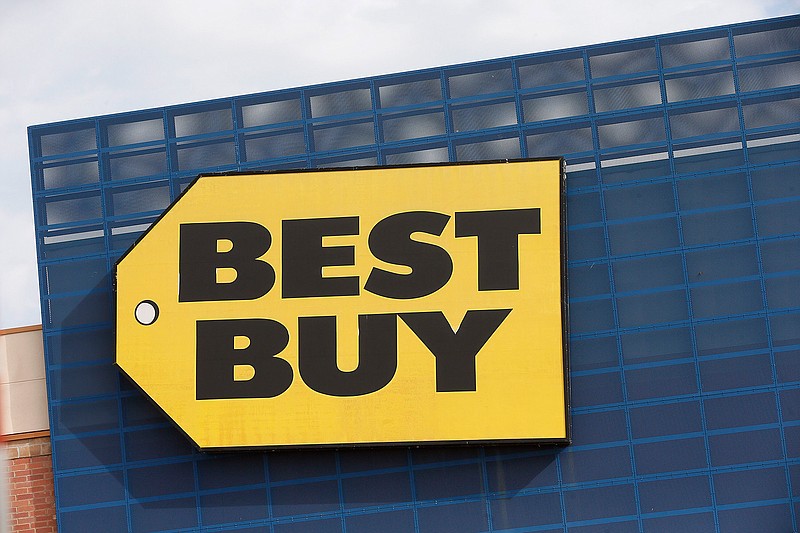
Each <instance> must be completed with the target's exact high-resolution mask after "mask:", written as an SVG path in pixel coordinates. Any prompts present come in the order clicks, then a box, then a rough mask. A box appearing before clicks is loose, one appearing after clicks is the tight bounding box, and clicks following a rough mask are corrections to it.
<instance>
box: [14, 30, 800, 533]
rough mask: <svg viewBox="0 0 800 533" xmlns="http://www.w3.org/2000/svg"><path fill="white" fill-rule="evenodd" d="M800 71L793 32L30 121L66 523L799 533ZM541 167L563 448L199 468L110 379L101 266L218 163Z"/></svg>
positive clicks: (668, 38) (672, 41)
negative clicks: (564, 196) (566, 338)
mask: <svg viewBox="0 0 800 533" xmlns="http://www.w3.org/2000/svg"><path fill="white" fill-rule="evenodd" d="M798 67H800V17H798V16H792V17H785V18H781V19H773V20H768V21H759V22H752V23H745V24H737V25H732V26H725V27H718V28H711V29H703V30H696V31H690V32H683V33H678V34H671V35H664V36H657V37H650V38H643V39H635V40H630V41H625V42H620V43H611V44H604V45H596V46H588V47H582V48H574V49H570V50H561V51H555V52H548V53H541V54H534V55H527V56H518V57H512V58H504V59H498V60H492V61H485V62H480V63H474V64H468V65H457V66H449V67H443V68H436V69H428V70H422V71H417V72H410V73H403V74H396V75H387V76H379V77H374V78H367V79H361V80H354V81H347V82H341V83H331V84H325V85H319V86H313V87H304V88H298V89H290V90H284V91H275V92H270V93H263V94H255V95H247V96H240V97H234V98H227V99H220V100H215V101H210V102H201V103H193V104H187V105H181V106H173V107H167V108H161V109H151V110H145V111H137V112H132V113H125V114H119V115H111V116H103V117H95V118H89V119H81V120H75V121H70V122H63V123H58V124H46V125H40V126H32V127H31V128H30V129H29V133H28V135H29V143H30V155H31V174H32V183H33V200H34V209H35V221H36V239H37V249H38V259H39V269H40V272H39V274H40V280H41V281H40V283H41V286H40V290H41V297H42V310H43V311H42V320H43V328H44V337H45V354H46V359H47V361H46V363H47V371H48V395H49V406H50V421H51V431H52V438H53V460H54V466H55V479H56V500H57V507H58V517H59V526H60V530H62V531H88V530H103V531H117V530H119V531H125V530H131V531H151V530H152V531H155V530H165V531H189V530H191V531H194V530H203V531H229V530H237V531H270V532H275V533H284V532H301V531H314V532H325V531H335V532H345V531H346V532H347V533H354V532H360V531H375V530H385V531H420V532H427V531H472V530H474V531H513V532H522V531H526V532H529V531H530V532H532V531H565V530H570V531H582V532H590V531H600V530H602V531H619V532H627V531H674V530H678V529H680V530H685V531H724V532H730V531H755V530H762V531H790V530H794V531H797V529H798V514H800V503H799V502H798V494H800V444H799V443H800V333H798V332H800V185H798V184H800V173H798V169H800V113H798V109H800V105H799V104H800V76H799V75H798V72H800V68H798ZM542 156H565V158H566V160H567V165H568V166H567V174H568V180H567V186H568V221H569V228H568V231H569V246H570V250H569V265H568V266H569V268H568V272H569V279H570V312H571V321H570V330H571V335H570V345H571V347H570V350H571V352H572V371H571V379H572V390H573V409H572V415H573V438H574V440H573V442H574V443H573V445H572V446H570V447H569V448H567V449H550V448H538V447H532V446H506V447H460V448H420V449H416V448H414V449H412V448H390V449H374V450H371V449H359V450H341V451H335V450H320V451H310V452H309V451H307V452H297V451H292V452H289V451H286V452H272V453H260V454H243V455H214V454H203V453H199V452H197V451H195V450H193V449H192V447H191V446H190V445H189V443H188V442H187V441H186V440H185V439H184V438H183V437H182V436H181V435H180V434H179V433H178V432H177V431H176V430H175V429H174V428H173V427H172V426H171V425H170V424H169V423H168V422H167V421H166V420H165V419H163V418H162V417H161V416H160V415H159V414H158V413H157V412H156V411H155V410H154V409H153V408H152V407H151V406H150V405H149V404H148V402H147V401H146V400H145V399H144V398H142V397H141V395H140V394H139V393H138V392H137V391H136V390H135V389H134V388H133V387H132V385H131V384H130V383H128V382H127V381H126V380H125V379H124V378H120V376H119V375H118V373H117V372H116V370H115V369H114V368H113V366H112V362H113V358H114V357H113V322H112V317H113V313H112V309H111V302H112V293H111V290H112V287H111V278H110V275H109V273H110V272H111V271H112V268H113V265H114V264H115V262H116V260H117V259H118V257H119V256H120V255H121V254H123V253H124V252H125V250H126V249H127V247H128V246H129V245H130V244H131V243H132V242H133V241H134V240H135V239H136V237H137V236H138V235H139V234H141V232H142V231H143V230H144V229H145V228H147V227H148V225H149V224H150V223H151V222H152V221H153V220H155V219H156V218H157V217H158V215H159V214H160V213H161V212H162V211H163V210H164V209H165V208H166V207H167V205H169V203H170V201H171V200H172V199H174V198H175V197H176V196H177V195H178V194H180V192H181V191H182V190H183V189H184V188H185V187H186V186H187V185H188V184H189V183H190V182H191V181H192V179H193V178H194V177H195V176H196V175H197V174H199V173H201V172H210V171H241V170H248V169H259V170H263V169H288V168H314V167H326V166H361V165H385V164H412V163H422V162H436V161H467V160H476V159H498V158H517V157H542ZM98 527H99V528H100V529H98Z"/></svg>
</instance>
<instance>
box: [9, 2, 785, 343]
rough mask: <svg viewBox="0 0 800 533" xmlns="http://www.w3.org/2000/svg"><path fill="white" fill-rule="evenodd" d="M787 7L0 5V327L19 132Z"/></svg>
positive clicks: (26, 306)
mask: <svg viewBox="0 0 800 533" xmlns="http://www.w3.org/2000/svg"><path fill="white" fill-rule="evenodd" d="M798 8H800V1H798V0H792V1H789V2H757V1H754V0H695V1H688V0H681V1H673V2H658V3H652V2H642V1H641V0H618V1H616V2H613V1H612V2H605V3H598V2H589V1H586V0H580V1H573V2H555V1H548V2H544V1H539V2H531V1H528V2H523V1H519V0H493V1H492V2H487V1H485V0H460V1H454V0H440V1H436V2H429V1H423V0H372V1H369V0H351V1H349V2H328V1H322V0H318V1H311V0H296V1H294V2H285V1H275V0H271V1H262V0H230V1H228V2H218V1H213V0H195V1H170V0H159V1H154V0H141V1H137V2H108V1H106V0H102V1H101V0H76V1H71V2H62V1H56V0H49V1H37V2H28V1H25V0H11V1H8V0H7V1H6V2H4V4H3V11H4V12H3V16H2V17H0V50H3V53H2V54H0V72H2V73H3V75H2V76H0V141H2V143H0V166H1V168H2V169H3V174H2V178H0V228H2V233H3V237H2V241H1V242H0V245H2V246H3V250H4V254H3V259H2V263H1V264H0V278H2V280H3V292H2V294H0V297H1V298H2V302H3V303H2V304H0V310H2V315H0V328H4V327H12V326H17V325H22V324H27V323H30V322H35V321H38V320H39V315H38V311H36V310H35V306H36V301H37V299H38V298H37V293H36V284H35V283H32V282H30V279H31V275H34V276H35V262H34V259H33V253H32V251H31V250H32V243H31V242H28V241H26V240H25V239H26V238H28V239H30V238H32V235H33V231H32V228H31V222H30V221H31V217H30V210H31V208H30V203H31V202H30V186H29V177H28V153H27V143H26V133H25V128H26V127H27V126H28V125H31V124H38V123H45V122H54V121H58V120H65V119H72V118H80V117H84V116H93V115H101V114H107V113H116V112H123V111H129V110H133V109H140V108H146V107H157V106H163V105H170V104H177V103H183V102H191V101H197V100H203V99H209V98H217V97H224V96H232V95H237V94H246V93H251V92H260V91H267V90H273V89H280V88H288V87H295V86H299V85H307V84H315V83H323V82H328V81H335V80H343V79H349V78H354V77H363V76H371V75H376V74H385V73H390V72H398V71H404V70H414V69H420V68H426V67H435V66H440V65H447V64H453V63H459V62H468V61H476V60H481V59H490V58H494V57H501V56H507V55H515V54H525V53H531V52H537V51H544V50H553V49H558V48H564V47H572V46H580V45H586V44H592V43H600V42H607V41H613V40H620V39H628V38H633V37H640V36H645V35H652V34H658V33H666V32H672V31H679V30H686V29H691V28H701V27H707V26H713V25H719V24H727V23H732V22H738V21H745V20H754V19H759V18H765V17H770V16H778V15H784V14H791V13H794V12H797V11H798ZM9 251H11V252H10V253H9ZM9 301H13V302H14V305H10V304H7V303H6V302H9ZM29 302H33V303H29Z"/></svg>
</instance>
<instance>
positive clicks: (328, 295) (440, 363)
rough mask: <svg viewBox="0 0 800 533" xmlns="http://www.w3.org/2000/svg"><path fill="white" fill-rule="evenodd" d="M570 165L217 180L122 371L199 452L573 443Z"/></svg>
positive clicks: (128, 299)
mask: <svg viewBox="0 0 800 533" xmlns="http://www.w3.org/2000/svg"><path fill="white" fill-rule="evenodd" d="M563 194H564V190H563V178H562V173H561V162H560V161H559V160H547V161H519V162H510V163H495V164H470V165H441V166H423V167H410V168H381V169H369V170H348V171H309V172H299V173H297V172H295V173H271V174H249V175H245V174H235V175H208V176H202V177H200V178H199V179H198V180H197V181H196V182H195V183H193V184H192V186H191V187H190V188H189V189H188V190H187V191H186V192H185V193H184V194H183V195H182V196H181V197H180V198H179V199H178V200H177V201H176V203H175V204H174V205H173V206H172V207H171V208H170V209H169V210H168V211H167V212H166V213H165V214H164V215H163V216H162V217H161V219H160V220H159V221H158V222H157V223H156V224H155V225H154V226H153V227H151V228H150V230H149V231H148V232H147V233H146V234H145V235H144V236H143V237H142V238H141V239H140V240H139V241H138V242H137V244H136V245H135V246H134V247H133V248H132V249H131V250H130V251H129V253H128V254H126V255H125V256H124V257H123V258H122V259H121V260H120V261H119V263H118V265H117V279H116V283H117V363H118V365H119V366H120V368H121V369H122V370H123V371H124V372H125V373H127V374H128V375H129V376H130V377H131V378H132V379H133V380H134V381H135V382H136V383H137V384H138V385H139V386H140V387H141V388H142V390H144V392H146V393H147V394H148V395H149V396H150V397H151V398H152V399H153V400H154V401H155V402H156V403H157V404H158V405H159V406H160V407H161V408H162V410H164V412H165V413H166V414H167V415H168V416H170V417H171V418H172V419H173V420H174V421H175V422H176V423H177V424H178V426H179V427H181V429H183V431H184V432H185V433H186V434H187V435H188V436H189V437H190V438H191V439H192V440H194V441H195V443H197V445H198V446H200V447H201V448H233V447H274V446H283V445H293V446H309V445H341V444H378V443H410V442H414V443H418V442H464V441H506V440H534V441H554V442H555V441H558V442H564V441H566V439H567V423H566V408H567V404H566V394H565V390H566V388H565V361H564V357H565V353H564V342H565V332H564V324H565V320H566V317H565V316H564V312H563V309H564V308H563V305H562V304H563V300H562V299H563V295H564V286H563V283H562V268H563V262H564V255H563V254H564V250H563V231H564V228H563V222H562V221H563Z"/></svg>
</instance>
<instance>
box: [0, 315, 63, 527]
mask: <svg viewBox="0 0 800 533" xmlns="http://www.w3.org/2000/svg"><path fill="white" fill-rule="evenodd" d="M0 428H2V434H3V437H2V439H0V440H2V441H3V446H4V448H5V453H6V459H7V461H6V463H5V467H6V471H7V472H8V476H7V479H6V480H5V481H6V482H5V486H4V487H3V490H7V492H8V494H7V495H4V496H7V498H4V501H7V503H8V511H9V514H10V520H11V530H12V531H14V532H17V531H19V532H23V531H36V532H45V533H48V532H52V533H55V531H56V509H55V495H54V492H53V490H54V489H53V462H52V457H51V446H50V431H49V423H48V412H47V389H46V384H45V365H44V351H43V347H42V327H41V326H26V327H20V328H12V329H5V330H0ZM3 531H5V529H3Z"/></svg>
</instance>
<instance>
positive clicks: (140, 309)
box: [134, 300, 158, 326]
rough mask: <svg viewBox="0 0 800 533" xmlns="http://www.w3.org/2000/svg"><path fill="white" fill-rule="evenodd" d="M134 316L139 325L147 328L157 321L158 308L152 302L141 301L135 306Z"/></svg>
mask: <svg viewBox="0 0 800 533" xmlns="http://www.w3.org/2000/svg"><path fill="white" fill-rule="evenodd" d="M134 315H135V316H136V321H137V322H139V324H141V325H143V326H149V325H150V324H152V323H153V322H155V321H156V320H158V306H157V305H156V303H155V302H154V301H152V300H143V301H141V302H139V304H138V305H137V306H136V310H135V311H134Z"/></svg>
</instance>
